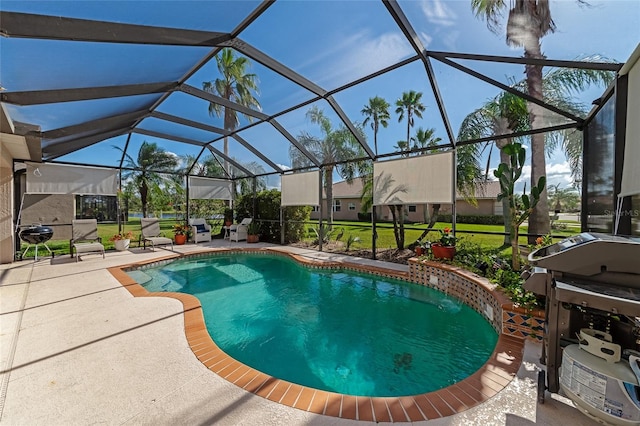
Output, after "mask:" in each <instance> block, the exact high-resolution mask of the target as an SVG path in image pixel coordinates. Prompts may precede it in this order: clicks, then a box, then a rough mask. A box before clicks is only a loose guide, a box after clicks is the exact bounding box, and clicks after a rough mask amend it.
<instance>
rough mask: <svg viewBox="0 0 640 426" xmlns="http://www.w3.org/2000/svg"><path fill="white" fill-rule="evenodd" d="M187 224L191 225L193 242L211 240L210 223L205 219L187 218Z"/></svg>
mask: <svg viewBox="0 0 640 426" xmlns="http://www.w3.org/2000/svg"><path fill="white" fill-rule="evenodd" d="M189 225H191V234H192V235H193V237H192V238H193V242H194V243H199V242H206V241H211V225H209V224H208V223H207V221H206V220H204V219H200V218H194V219H189Z"/></svg>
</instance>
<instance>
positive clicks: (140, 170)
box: [114, 141, 178, 217]
mask: <svg viewBox="0 0 640 426" xmlns="http://www.w3.org/2000/svg"><path fill="white" fill-rule="evenodd" d="M114 148H116V149H118V150H119V151H121V152H123V153H124V150H123V149H122V148H120V147H118V146H114ZM125 167H126V168H127V169H128V170H123V171H122V179H123V180H129V179H130V180H132V181H133V183H134V185H135V186H136V188H137V189H138V192H139V193H140V202H141V204H142V217H147V203H148V200H147V197H148V195H149V190H150V188H152V187H154V186H158V185H160V184H161V183H162V182H165V181H167V178H166V177H165V176H164V175H163V174H161V173H160V172H167V173H169V172H173V171H174V170H175V169H176V167H178V158H177V157H176V156H175V155H173V154H170V153H168V152H166V151H165V150H164V149H162V148H160V147H159V146H158V145H157V144H156V143H149V142H147V141H144V142H143V143H142V145H140V150H139V151H138V158H137V160H136V159H134V158H133V157H131V156H130V155H129V154H126V153H125Z"/></svg>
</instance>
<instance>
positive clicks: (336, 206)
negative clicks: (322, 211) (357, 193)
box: [333, 200, 342, 212]
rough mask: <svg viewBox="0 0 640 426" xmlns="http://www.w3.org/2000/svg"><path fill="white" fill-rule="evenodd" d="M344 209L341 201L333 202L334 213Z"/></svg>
mask: <svg viewBox="0 0 640 426" xmlns="http://www.w3.org/2000/svg"><path fill="white" fill-rule="evenodd" d="M341 208H342V202H341V201H340V200H333V211H334V212H339V211H340V209H341Z"/></svg>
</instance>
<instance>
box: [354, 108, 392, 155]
mask: <svg viewBox="0 0 640 426" xmlns="http://www.w3.org/2000/svg"><path fill="white" fill-rule="evenodd" d="M390 106H391V105H389V102H387V101H386V100H385V99H383V98H381V97H379V96H376V97H374V98H369V104H368V105H365V106H364V108H362V111H360V112H361V113H362V114H363V115H364V116H366V118H365V119H364V121H363V122H362V125H363V126H366V125H367V123H369V122H371V128H372V129H373V146H374V148H375V153H376V155H378V130H379V129H380V126H382V127H387V126H388V125H389V119H390V118H391V117H390V116H389V107H390Z"/></svg>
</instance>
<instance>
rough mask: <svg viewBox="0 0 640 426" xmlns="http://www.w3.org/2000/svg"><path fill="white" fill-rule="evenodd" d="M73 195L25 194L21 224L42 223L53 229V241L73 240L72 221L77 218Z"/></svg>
mask: <svg viewBox="0 0 640 426" xmlns="http://www.w3.org/2000/svg"><path fill="white" fill-rule="evenodd" d="M74 197H75V196H74V195H72V194H60V195H47V194H25V196H24V203H23V205H22V217H21V220H20V223H21V224H22V225H29V224H32V223H40V224H42V225H47V226H49V227H50V228H51V229H53V237H52V238H51V239H52V240H69V239H71V221H72V220H73V219H74V218H75V198H74Z"/></svg>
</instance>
